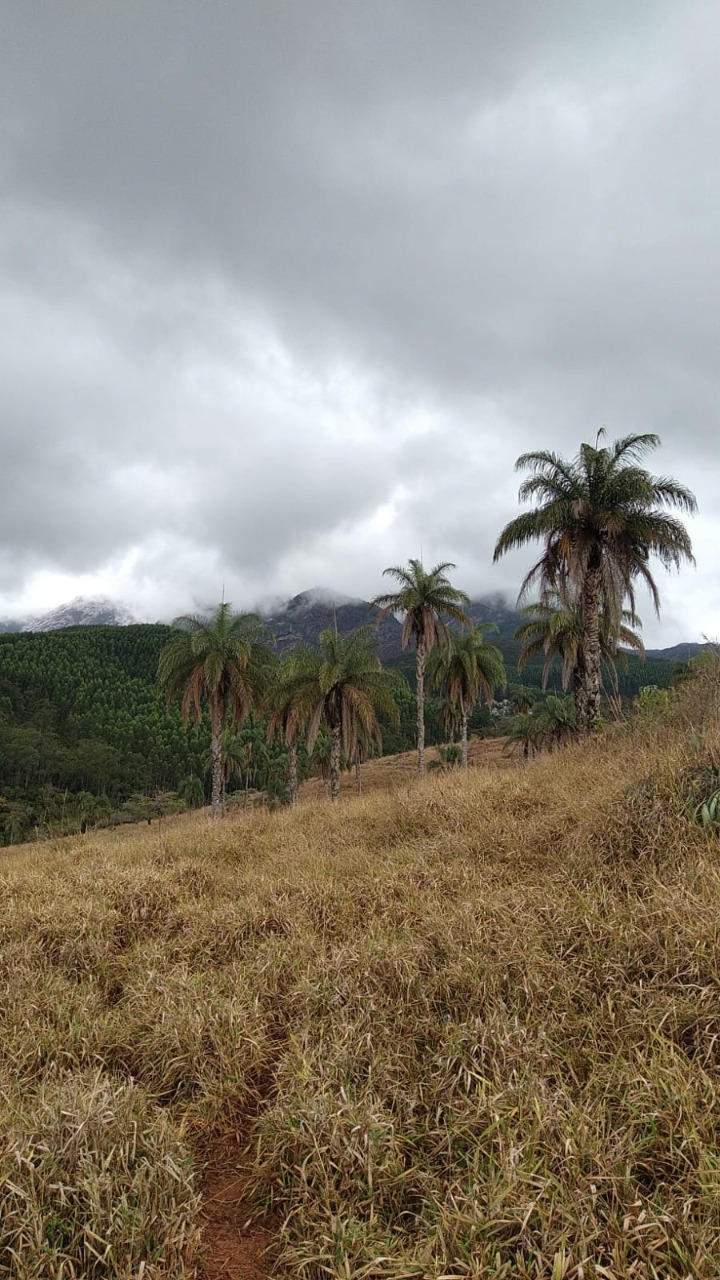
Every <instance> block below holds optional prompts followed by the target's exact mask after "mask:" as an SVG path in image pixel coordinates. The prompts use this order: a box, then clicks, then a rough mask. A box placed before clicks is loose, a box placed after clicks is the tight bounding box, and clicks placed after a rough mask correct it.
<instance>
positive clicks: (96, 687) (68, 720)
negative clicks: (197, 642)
mask: <svg viewBox="0 0 720 1280" xmlns="http://www.w3.org/2000/svg"><path fill="white" fill-rule="evenodd" d="M97 603H98V602H96V604H97ZM99 608H100V605H98V609H99ZM471 613H472V614H473V617H474V619H475V620H476V621H487V620H492V616H493V615H494V617H495V618H496V619H497V622H498V626H499V631H498V634H497V636H494V637H493V640H494V642H496V643H497V644H498V646H499V648H500V649H501V651H502V653H503V656H504V658H505V662H506V667H507V671H508V681H509V689H508V695H509V696H512V693H513V689H514V688H516V687H517V686H518V685H519V683H520V679H521V678H520V677H519V676H518V675H517V671H516V664H517V658H518V653H519V647H518V645H517V642H516V641H515V640H514V639H513V638H512V632H513V631H514V627H515V624H516V621H517V615H516V614H515V613H514V612H513V611H512V610H510V609H508V607H507V606H506V605H505V604H504V603H503V601H502V600H501V599H499V598H498V599H489V600H485V601H476V602H475V603H474V604H473V605H472V607H471ZM92 614H93V610H89V612H87V611H86V615H85V621H84V623H82V624H80V625H78V626H75V627H68V628H61V629H56V628H54V627H50V628H48V629H47V630H44V631H40V632H37V633H32V632H30V633H28V632H22V633H17V632H16V633H6V634H3V635H0V843H11V842H14V841H17V840H21V839H23V838H24V837H27V836H28V835H31V834H32V833H33V832H34V833H40V832H45V833H47V834H54V833H58V832H62V831H72V830H75V829H77V828H79V827H82V826H85V825H87V824H90V825H92V824H94V823H96V822H106V821H112V822H117V821H126V820H132V819H133V817H135V818H137V816H138V815H139V814H140V813H147V814H148V815H149V814H150V813H151V812H154V811H155V810H156V809H157V803H156V800H155V798H156V797H158V796H160V797H163V796H166V797H167V799H168V803H170V804H172V803H182V801H180V800H178V799H177V795H176V793H178V792H182V793H183V794H184V795H188V794H193V795H195V797H196V799H195V803H198V802H201V801H202V789H203V785H204V779H205V772H206V764H207V747H208V731H207V727H206V726H205V727H204V728H201V730H200V731H198V730H197V729H196V728H195V726H194V725H192V724H190V725H185V724H183V722H182V718H181V716H180V712H179V710H178V708H177V707H174V708H172V709H169V710H168V709H167V708H166V707H164V706H163V705H162V703H161V702H160V700H159V698H158V695H157V687H156V673H157V665H158V659H159V656H160V653H161V652H162V649H163V647H164V646H165V644H166V643H167V641H168V638H169V636H170V629H169V627H167V626H165V625H163V624H159V623H158V624H152V625H149V624H127V625H123V626H118V625H102V624H100V623H98V622H97V617H98V616H99V614H98V610H97V609H96V610H95V611H94V616H95V623H94V624H91V615H92ZM371 617H372V613H371V611H370V610H369V607H368V605H367V603H366V602H364V601H359V602H358V601H347V600H346V599H338V598H337V597H335V598H334V599H333V598H328V596H327V594H326V593H323V592H318V591H315V592H309V593H305V594H304V595H302V596H298V597H296V598H295V599H294V600H293V601H290V602H289V604H288V606H287V607H286V608H285V609H283V610H279V611H276V613H275V614H273V615H271V616H270V618H269V619H268V623H269V624H270V625H271V626H272V628H273V629H274V632H275V635H276V637H277V647H278V649H279V650H280V652H282V651H283V649H284V648H286V647H287V645H288V644H290V643H305V644H316V643H317V636H318V634H319V632H320V631H321V630H323V629H324V628H325V627H327V626H330V625H335V624H337V626H338V630H339V631H340V632H341V633H342V634H346V633H347V632H348V631H350V630H353V629H354V628H355V627H356V626H358V625H364V624H365V623H366V622H367V620H368V618H371ZM378 635H379V643H380V650H381V654H382V656H383V658H384V660H385V662H386V663H388V664H389V665H394V666H396V667H398V668H399V669H400V670H401V671H402V672H403V673H404V674H405V676H406V677H407V680H408V684H409V687H408V688H407V689H403V690H400V691H399V692H398V695H397V698H398V703H399V707H400V724H399V726H397V727H395V726H393V725H391V724H389V723H386V724H384V725H383V734H384V738H383V745H384V750H385V752H386V753H387V754H392V753H396V752H403V751H408V750H410V749H412V747H413V746H414V743H415V720H416V716H415V700H414V695H413V692H412V690H413V687H414V658H413V654H412V652H408V651H403V650H402V649H401V647H400V640H399V636H400V625H399V623H398V622H397V620H396V619H395V618H392V617H390V618H387V619H386V620H385V621H384V622H383V624H382V625H381V627H380V628H379V633H378ZM676 669H677V667H676V664H675V663H669V662H662V661H652V660H650V659H648V660H647V661H646V662H644V663H641V662H638V661H637V660H635V659H631V661H630V664H629V669H628V671H627V673H625V672H623V671H622V670H621V672H620V688H621V691H622V692H623V694H625V695H626V696H634V695H635V694H636V693H637V691H638V689H639V688H640V687H641V686H642V685H644V684H657V685H659V686H663V687H664V686H667V685H668V684H669V683H670V681H671V679H672V677H673V674H674V672H675V671H676ZM541 673H542V662H541V661H540V660H536V661H535V662H532V663H530V664H528V666H527V667H526V668H525V670H524V672H523V675H522V683H523V684H526V685H535V686H536V687H539V685H540V682H541ZM557 683H558V681H557V676H555V677H554V678H551V680H550V687H551V688H552V687H553V686H554V685H555V686H556V685H557ZM426 725H427V741H428V743H429V744H433V743H438V742H441V741H443V740H444V737H445V730H444V728H443V724H442V722H441V716H440V705H439V701H438V700H437V699H436V698H434V697H432V696H431V697H429V698H428V700H427V704H426ZM491 728H492V721H491V718H490V715H489V713H488V711H487V708H485V707H478V708H477V709H476V710H475V712H474V713H473V716H472V719H471V722H470V729H471V732H472V733H487V732H488V731H490V730H491ZM243 749H244V751H245V757H246V763H245V764H244V765H243V766H242V767H241V768H240V771H239V772H238V773H237V775H236V776H234V777H233V778H231V779H230V782H229V786H230V789H231V790H232V788H233V787H240V788H245V787H251V788H253V789H262V790H268V791H269V792H270V793H271V795H272V796H274V797H276V798H278V799H282V797H283V794H284V786H285V783H284V777H285V765H284V760H285V757H284V754H283V748H282V744H281V743H279V742H274V743H268V742H267V740H266V736H265V734H264V731H263V728H262V725H261V724H260V723H258V722H257V720H255V719H254V718H253V717H251V718H250V719H249V720H248V722H247V725H246V727H245V729H244V730H243ZM310 767H314V766H309V765H308V761H307V758H306V756H305V755H304V754H303V755H301V768H302V769H303V770H307V769H308V768H310ZM198 792H199V793H200V800H199V801H198V799H197V795H198ZM173 796H175V799H174V800H173V798H172V797H173ZM158 803H161V804H162V805H165V801H159V802H158Z"/></svg>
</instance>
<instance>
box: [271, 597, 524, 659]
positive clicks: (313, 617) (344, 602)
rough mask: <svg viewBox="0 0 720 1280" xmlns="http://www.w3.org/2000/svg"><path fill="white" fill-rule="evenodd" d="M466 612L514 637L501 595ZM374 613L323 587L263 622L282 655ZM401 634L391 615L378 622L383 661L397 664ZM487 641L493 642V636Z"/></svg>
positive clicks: (514, 622)
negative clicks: (330, 629)
mask: <svg viewBox="0 0 720 1280" xmlns="http://www.w3.org/2000/svg"><path fill="white" fill-rule="evenodd" d="M468 613H469V615H470V617H471V618H472V620H473V622H474V623H479V622H495V623H496V624H497V627H498V635H499V637H503V638H508V639H509V638H510V637H512V636H513V635H514V634H515V630H516V628H517V627H518V625H519V623H520V615H519V614H518V613H517V612H516V611H515V610H514V609H511V608H510V607H509V606H508V604H507V601H506V600H505V598H504V597H503V596H500V595H495V596H484V597H483V598H482V599H481V600H473V602H472V604H471V605H470V606H469V608H468ZM377 614H378V611H377V609H374V608H373V607H372V606H371V605H370V604H369V602H368V601H367V600H353V599H352V598H350V597H349V596H343V595H341V594H340V593H339V592H334V591H332V590H330V589H329V588H326V587H313V588H312V590H310V591H303V592H301V594H300V595H298V596H293V598H292V600H289V601H288V602H287V604H283V605H280V606H278V607H276V608H275V609H273V611H272V612H269V613H268V612H266V613H264V615H263V619H264V621H265V623H266V625H267V626H268V627H269V628H270V630H271V631H272V632H273V634H274V636H275V639H276V641H277V647H278V650H279V651H280V652H281V653H282V651H283V649H287V648H288V646H289V645H292V644H305V645H309V646H310V647H311V648H315V647H316V646H317V641H318V636H319V634H320V632H321V631H324V630H326V628H328V627H333V626H335V625H337V629H338V631H339V632H340V634H341V635H347V633H348V632H349V631H354V630H355V628H356V627H363V626H367V624H368V623H373V622H374V621H375V619H376V618H377ZM401 634H402V627H401V624H400V623H399V622H398V620H397V618H395V617H393V615H392V614H391V615H390V616H389V617H387V618H384V619H383V621H382V622H381V623H380V625H379V627H378V629H377V640H378V651H379V653H380V657H381V658H382V660H383V662H397V661H399V659H400V657H401V655H402V647H401ZM488 639H492V640H493V643H495V640H494V638H493V637H492V636H489V637H488Z"/></svg>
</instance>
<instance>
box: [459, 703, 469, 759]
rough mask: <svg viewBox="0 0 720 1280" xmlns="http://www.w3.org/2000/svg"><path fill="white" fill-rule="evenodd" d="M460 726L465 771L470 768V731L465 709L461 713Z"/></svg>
mask: <svg viewBox="0 0 720 1280" xmlns="http://www.w3.org/2000/svg"><path fill="white" fill-rule="evenodd" d="M460 726H461V738H460V742H461V745H462V756H461V760H460V763H461V766H462V768H463V769H467V767H468V731H467V726H468V714H467V711H466V710H465V708H464V707H463V709H462V711H461V712H460Z"/></svg>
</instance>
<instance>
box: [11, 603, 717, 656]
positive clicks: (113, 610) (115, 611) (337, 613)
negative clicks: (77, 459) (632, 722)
mask: <svg viewBox="0 0 720 1280" xmlns="http://www.w3.org/2000/svg"><path fill="white" fill-rule="evenodd" d="M258 611H259V612H260V614H261V616H262V618H263V621H264V622H265V623H266V625H267V626H268V627H269V628H270V630H271V631H272V632H273V634H274V636H275V639H276V642H277V648H278V651H279V652H280V653H282V651H283V650H284V649H287V648H288V647H289V646H290V645H294V644H305V645H308V646H310V647H311V648H316V647H317V643H318V636H319V635H320V632H321V631H324V630H326V629H327V628H328V627H333V626H335V625H337V629H338V631H339V632H340V634H341V635H347V633H348V632H349V631H354V630H355V628H356V627H362V626H367V625H368V624H369V623H370V624H371V623H374V622H375V621H376V619H377V615H378V611H377V609H374V608H373V607H372V606H371V604H370V603H369V601H367V600H363V599H361V598H358V597H353V596H348V595H346V594H344V593H343V592H342V591H335V590H334V589H333V588H332V587H322V586H317V587H311V588H310V589H309V590H308V591H302V592H300V594H299V595H296V596H293V597H292V599H291V600H287V601H285V602H283V603H276V604H273V605H271V606H267V607H265V608H263V607H260V608H259V610H258ZM208 612H210V610H209V609H208ZM468 613H469V615H470V617H471V619H472V621H473V622H474V623H475V624H476V625H477V624H478V623H482V622H494V623H495V625H496V626H497V633H496V635H497V639H496V643H499V644H500V646H501V648H502V650H503V652H504V654H505V657H506V660H510V661H511V663H512V665H513V666H514V664H515V662H516V661H517V652H516V645H517V642H515V640H514V636H515V632H516V630H517V628H518V626H519V625H520V623H521V622H522V615H521V613H520V612H519V611H518V610H517V609H515V608H513V606H512V605H511V604H509V603H508V600H507V598H506V597H505V596H503V595H501V594H500V593H494V594H492V595H486V596H481V597H479V599H477V600H473V601H471V603H470V605H469V606H468ZM136 622H137V618H135V617H134V616H133V614H132V612H131V610H130V609H129V608H128V607H127V605H125V604H123V603H122V602H118V601H115V600H111V599H110V598H109V597H107V596H94V597H88V596H76V597H75V599H74V600H70V601H68V602H67V603H66V604H62V605H59V606H58V607H57V608H56V609H51V610H49V611H48V612H47V613H43V614H38V615H35V616H33V617H30V618H4V619H0V633H15V632H19V631H26V632H27V631H41V632H42V631H59V630H60V629H62V628H64V627H93V626H112V627H123V626H129V625H131V624H132V623H136ZM401 631H402V628H401V625H400V622H399V621H398V619H397V618H395V617H393V616H392V615H390V616H389V617H387V618H384V619H383V621H382V622H381V623H380V625H379V627H378V629H377V641H378V650H379V653H380V656H381V658H382V659H383V661H384V662H397V661H398V660H399V658H400V657H401V654H402V648H401V642H400V637H401ZM488 639H491V637H488ZM705 647H706V645H704V644H697V643H693V642H687V641H686V642H683V643H681V644H676V645H673V646H672V647H671V648H666V649H648V650H647V652H646V657H647V659H649V660H654V659H661V660H663V661H666V662H687V660H688V658H692V657H694V656H695V655H696V654H698V653H700V652H701V650H702V649H704V648H705Z"/></svg>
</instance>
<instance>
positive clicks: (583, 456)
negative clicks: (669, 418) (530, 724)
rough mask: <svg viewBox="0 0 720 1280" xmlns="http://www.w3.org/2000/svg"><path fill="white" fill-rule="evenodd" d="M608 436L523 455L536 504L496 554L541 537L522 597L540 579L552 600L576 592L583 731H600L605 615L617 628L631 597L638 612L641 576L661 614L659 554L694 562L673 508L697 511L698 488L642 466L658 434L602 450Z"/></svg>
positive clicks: (520, 463)
mask: <svg viewBox="0 0 720 1280" xmlns="http://www.w3.org/2000/svg"><path fill="white" fill-rule="evenodd" d="M602 434H603V433H602V432H599V433H598V438H597V440H596V442H595V445H594V446H592V445H589V444H583V445H581V446H580V451H579V453H578V454H577V456H576V457H575V458H573V459H571V460H569V461H568V460H567V459H565V458H562V457H561V456H560V455H559V454H556V453H552V452H550V451H549V450H541V451H539V452H533V453H525V454H523V455H522V456H521V457H520V458H518V460H517V463H516V470H528V471H529V472H530V473H531V474H530V476H529V477H528V479H527V480H525V481H524V482H523V484H522V485H521V486H520V493H519V498H520V501H521V502H527V501H535V502H536V503H537V505H536V506H535V507H534V509H533V510H531V511H526V512H524V513H523V514H522V515H520V516H517V517H516V519H515V520H511V521H510V523H509V524H508V525H506V527H505V528H504V530H503V532H502V533H501V535H500V537H499V538H498V541H497V545H496V547H495V556H494V558H495V560H498V559H499V558H500V556H502V555H504V554H505V552H506V551H512V550H514V549H516V548H520V547H524V546H526V545H527V543H529V542H534V541H536V540H540V541H541V542H542V543H543V544H544V550H543V554H542V555H541V557H540V559H539V560H538V561H537V563H536V564H535V565H533V567H532V569H531V570H530V572H529V573H528V574H527V576H526V578H525V581H524V582H523V585H522V588H521V591H520V595H521V597H522V596H524V595H526V594H527V592H528V590H529V589H530V587H531V586H532V584H533V583H535V582H538V583H539V586H540V590H541V594H542V595H543V596H547V595H548V593H549V592H552V591H558V590H570V591H571V592H572V594H574V595H576V596H577V599H578V602H579V607H580V610H581V615H582V626H583V653H584V659H585V668H586V670H585V676H584V683H585V688H586V698H585V699H584V700H583V705H582V707H581V722H580V724H579V725H578V728H579V729H580V731H581V733H587V731H588V730H589V728H591V727H592V725H593V723H594V722H595V720H596V718H597V715H598V711H599V707H600V666H601V657H602V653H601V641H600V616H601V612H602V611H603V610H604V611H605V614H606V616H607V618H608V620H609V623H610V627H611V630H616V629H617V627H618V626H619V625H620V622H621V619H622V611H623V604H624V602H625V601H626V600H627V601H628V604H629V607H630V610H631V612H632V613H634V612H635V587H636V582H637V581H638V580H640V581H641V582H643V583H644V584H645V586H646V587H647V588H648V590H649V592H650V596H651V598H652V601H653V604H654V605H655V609H656V610H657V611H659V608H660V598H659V594H658V588H657V584H656V582H655V580H654V578H653V576H652V573H651V572H650V557H651V556H652V555H655V556H657V557H658V559H659V560H660V563H661V564H662V565H663V566H664V567H665V568H679V567H680V565H681V563H682V561H683V560H690V561H692V559H693V555H692V545H691V542H690V537H689V534H688V532H687V529H686V528H685V526H684V525H683V524H682V522H681V521H680V520H679V519H677V517H675V516H673V515H669V514H668V511H667V510H666V508H671V507H674V508H676V509H678V510H681V511H685V512H693V511H695V510H696V506H697V504H696V502H695V498H694V496H693V494H692V493H691V492H690V490H689V489H686V488H685V487H684V486H683V485H681V484H678V483H677V481H675V480H673V479H671V478H670V477H667V476H659V477H658V476H652V475H650V473H649V472H648V471H646V470H645V469H644V468H643V467H641V466H640V465H639V463H640V461H641V459H642V457H643V455H644V454H645V453H647V452H648V451H649V450H650V449H655V448H656V447H657V446H658V445H659V443H660V440H659V437H658V436H656V435H653V434H645V435H628V436H625V437H623V438H622V439H621V440H616V441H615V443H614V444H613V445H611V446H610V447H608V448H601V447H600V436H601V435H602Z"/></svg>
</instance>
